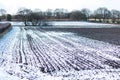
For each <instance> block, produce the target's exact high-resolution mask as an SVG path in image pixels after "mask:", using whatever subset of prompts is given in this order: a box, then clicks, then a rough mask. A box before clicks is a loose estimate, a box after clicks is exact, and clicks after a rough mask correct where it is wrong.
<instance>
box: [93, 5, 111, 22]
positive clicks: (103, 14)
mask: <svg viewBox="0 0 120 80" xmlns="http://www.w3.org/2000/svg"><path fill="white" fill-rule="evenodd" d="M94 15H95V17H96V18H98V19H99V21H100V22H101V21H103V22H105V19H108V18H110V11H109V10H108V9H107V8H104V7H102V8H98V9H97V10H95V12H94Z"/></svg>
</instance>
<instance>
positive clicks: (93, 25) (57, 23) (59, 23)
mask: <svg viewBox="0 0 120 80" xmlns="http://www.w3.org/2000/svg"><path fill="white" fill-rule="evenodd" d="M6 22H9V23H11V24H12V25H24V23H23V22H11V21H3V22H0V23H6ZM50 24H51V25H53V26H47V27H52V28H57V27H59V28H64V27H67V28H71V27H73V28H112V27H118V28H120V26H119V25H117V24H116V25H115V24H103V23H91V22H82V21H51V22H50ZM45 27H46V26H45Z"/></svg>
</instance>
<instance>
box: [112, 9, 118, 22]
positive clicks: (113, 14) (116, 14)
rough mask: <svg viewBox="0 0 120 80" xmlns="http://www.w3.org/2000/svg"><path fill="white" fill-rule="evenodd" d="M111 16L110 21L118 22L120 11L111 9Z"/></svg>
mask: <svg viewBox="0 0 120 80" xmlns="http://www.w3.org/2000/svg"><path fill="white" fill-rule="evenodd" d="M111 18H112V22H113V23H115V22H117V23H119V19H120V11H118V10H112V11H111Z"/></svg>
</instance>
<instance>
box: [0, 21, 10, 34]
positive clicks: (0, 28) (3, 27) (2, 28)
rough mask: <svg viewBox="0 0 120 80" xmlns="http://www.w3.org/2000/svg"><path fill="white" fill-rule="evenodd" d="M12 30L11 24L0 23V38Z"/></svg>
mask: <svg viewBox="0 0 120 80" xmlns="http://www.w3.org/2000/svg"><path fill="white" fill-rule="evenodd" d="M11 28H12V26H11V24H10V23H0V36H2V35H3V34H5V33H6V32H8V31H9V30H10V29H11Z"/></svg>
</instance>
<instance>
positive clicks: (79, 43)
mask: <svg viewBox="0 0 120 80" xmlns="http://www.w3.org/2000/svg"><path fill="white" fill-rule="evenodd" d="M48 34H49V35H51V36H53V37H54V38H56V39H57V40H59V41H63V42H66V43H67V44H71V45H75V47H78V48H80V49H81V48H82V49H83V50H84V51H86V52H88V51H89V52H90V51H91V52H92V51H94V52H97V53H98V54H100V55H101V54H102V55H103V56H105V57H107V58H110V59H111V58H112V59H114V60H120V59H118V57H119V52H120V50H119V46H115V45H111V44H108V43H104V42H102V41H97V40H92V39H88V38H84V37H78V36H75V35H74V37H73V38H76V39H77V40H76V41H75V40H74V41H73V40H71V39H70V38H72V37H69V38H68V39H67V38H66V37H65V36H63V37H61V36H59V35H54V34H55V33H54V32H53V33H48ZM69 36H73V35H69ZM67 37H68V36H67ZM78 39H79V40H78ZM85 42H86V43H85ZM66 43H65V44H66ZM97 47H98V49H97ZM75 49H76V48H75ZM111 55H112V56H111ZM113 57H114V58H113Z"/></svg>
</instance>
